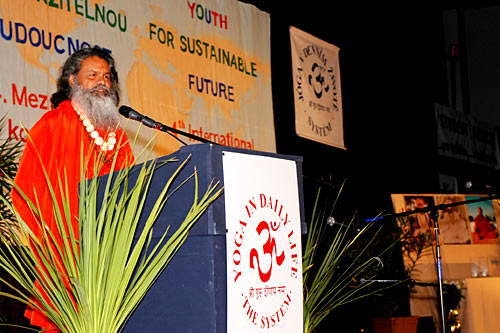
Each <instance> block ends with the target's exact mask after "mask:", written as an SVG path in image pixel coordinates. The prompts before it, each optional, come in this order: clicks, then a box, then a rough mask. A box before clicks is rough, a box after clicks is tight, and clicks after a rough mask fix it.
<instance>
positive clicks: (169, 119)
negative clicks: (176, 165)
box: [0, 0, 276, 156]
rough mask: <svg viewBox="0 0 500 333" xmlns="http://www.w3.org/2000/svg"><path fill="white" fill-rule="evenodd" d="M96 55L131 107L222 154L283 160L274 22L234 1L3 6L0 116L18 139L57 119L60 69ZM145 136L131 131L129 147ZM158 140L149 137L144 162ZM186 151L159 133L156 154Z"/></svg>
mask: <svg viewBox="0 0 500 333" xmlns="http://www.w3.org/2000/svg"><path fill="white" fill-rule="evenodd" d="M243 32H244V33H243ZM94 45H97V46H99V47H101V48H104V49H105V50H107V51H108V52H110V53H111V54H112V55H113V56H114V58H115V60H116V62H117V69H118V73H119V78H120V86H121V92H122V99H121V103H122V104H125V105H130V106H131V107H132V108H134V109H136V110H137V111H139V112H141V113H143V114H145V115H147V116H149V117H151V118H153V119H155V120H157V121H159V122H161V123H163V124H164V125H167V126H170V127H173V128H176V129H179V130H182V131H185V132H189V133H191V134H194V135H197V136H200V137H203V138H205V139H208V140H211V141H214V142H216V143H219V144H221V145H227V146H232V147H239V148H246V149H258V150H261V151H269V152H274V151H275V150H276V148H275V137H274V119H273V110H272V96H271V69H270V18H269V14H267V13H265V12H262V11H260V10H258V9H257V8H256V7H255V6H253V5H249V4H245V3H240V2H238V1H235V0H224V1H220V0H207V1H203V2H196V1H183V0H182V1H181V0H171V1H163V0H144V1H119V0H29V1H28V0H26V1H11V0H0V49H1V50H2V57H1V59H0V71H1V73H2V77H1V78H0V102H1V103H0V115H7V120H6V126H7V127H8V131H5V132H6V134H7V135H8V136H9V137H11V138H15V139H17V140H25V139H26V133H25V131H26V130H27V129H29V128H30V127H31V126H32V125H33V124H34V123H35V122H36V121H37V120H38V119H40V117H41V116H42V114H43V113H45V112H46V111H48V110H50V109H51V105H50V96H51V94H52V93H54V92H55V91H56V86H55V85H56V80H57V77H58V76H59V68H60V66H61V65H62V64H63V63H64V61H65V60H66V59H67V58H68V56H69V55H71V54H72V53H74V52H75V51H76V50H78V49H80V48H82V47H90V46H94ZM256 110H258V112H256ZM21 124H22V126H21ZM138 126H139V124H137V123H133V122H132V121H129V122H128V123H126V124H125V126H124V127H125V130H126V132H127V134H128V135H129V137H130V138H134V137H135V132H136V130H137V128H138ZM23 127H24V128H26V130H25V129H24V128H23ZM154 134H155V131H154V130H152V129H144V130H142V131H141V134H140V137H139V139H138V145H137V146H136V149H135V152H138V151H140V150H141V148H142V146H143V145H144V144H145V143H146V142H148V141H149V140H150V138H151V137H153V135H154ZM178 137H179V138H180V139H182V140H183V141H184V142H186V143H187V144H192V143H198V142H197V141H194V140H192V139H187V138H185V137H182V136H180V135H178ZM179 145H180V143H179V142H178V141H177V140H175V139H174V138H172V137H171V136H169V135H168V134H166V133H159V134H158V136H157V139H156V148H155V153H156V154H157V155H160V156H162V155H165V154H168V153H171V152H173V151H175V150H177V149H178V148H179Z"/></svg>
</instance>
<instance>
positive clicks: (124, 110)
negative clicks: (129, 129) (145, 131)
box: [118, 105, 162, 129]
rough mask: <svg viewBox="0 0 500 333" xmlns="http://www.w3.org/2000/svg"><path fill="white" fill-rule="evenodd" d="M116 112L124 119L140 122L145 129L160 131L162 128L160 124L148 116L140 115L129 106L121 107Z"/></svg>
mask: <svg viewBox="0 0 500 333" xmlns="http://www.w3.org/2000/svg"><path fill="white" fill-rule="evenodd" d="M118 112H120V114H121V115H122V116H124V117H125V118H129V119H132V120H137V121H140V122H141V123H143V124H144V125H145V126H147V127H151V128H156V129H161V128H160V127H161V126H162V124H160V123H159V122H157V121H155V120H153V119H151V118H149V117H148V116H144V115H142V114H140V113H139V112H137V111H135V110H134V109H132V108H131V107H130V106H126V105H122V106H120V108H119V109H118Z"/></svg>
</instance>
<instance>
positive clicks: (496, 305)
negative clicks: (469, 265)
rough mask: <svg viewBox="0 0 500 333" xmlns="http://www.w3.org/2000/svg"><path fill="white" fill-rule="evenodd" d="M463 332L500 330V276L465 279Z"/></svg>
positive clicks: (478, 332)
mask: <svg viewBox="0 0 500 333" xmlns="http://www.w3.org/2000/svg"><path fill="white" fill-rule="evenodd" d="M465 284H466V288H467V290H466V295H465V300H464V301H465V302H464V303H465V304H464V305H465V306H464V309H463V311H464V318H463V322H462V324H463V327H462V332H463V333H490V332H500V277H486V278H469V279H466V280H465Z"/></svg>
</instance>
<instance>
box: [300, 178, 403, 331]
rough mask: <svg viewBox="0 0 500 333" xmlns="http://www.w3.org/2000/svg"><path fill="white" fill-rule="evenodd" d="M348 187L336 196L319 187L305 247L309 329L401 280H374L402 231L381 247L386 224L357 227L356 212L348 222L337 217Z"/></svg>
mask: <svg viewBox="0 0 500 333" xmlns="http://www.w3.org/2000/svg"><path fill="white" fill-rule="evenodd" d="M343 187H344V185H342V186H341V188H340V190H339V191H338V192H337V193H336V197H334V198H333V200H332V199H327V200H324V199H323V197H322V196H321V188H320V189H319V190H318V192H317V196H316V200H315V202H314V206H313V210H312V216H311V223H310V225H309V230H308V233H307V238H306V242H305V244H304V248H303V251H302V252H303V258H302V270H303V293H304V307H303V312H304V332H305V333H311V332H314V331H315V330H317V329H318V327H319V325H320V324H321V323H322V322H323V321H324V320H325V319H326V318H327V317H328V316H330V315H333V314H334V312H335V311H336V310H339V308H341V307H343V306H345V305H347V304H350V303H353V302H357V301H359V300H361V299H363V298H366V297H369V296H372V295H375V294H378V293H380V292H382V291H383V290H384V289H387V288H391V287H394V286H395V285H396V284H399V283H395V284H389V285H385V286H380V285H375V284H374V280H372V279H374V278H375V277H376V276H377V273H378V272H380V271H381V270H382V268H383V266H384V265H383V262H382V259H381V258H382V257H383V256H384V254H386V253H387V252H388V251H390V250H391V249H393V248H394V246H395V245H397V244H399V238H398V237H396V238H395V239H393V240H392V239H391V240H390V242H389V244H388V245H387V246H385V247H384V248H378V247H377V246H375V245H376V244H375V243H376V242H377V235H378V234H379V233H380V231H381V229H382V225H381V224H378V225H376V224H373V223H365V224H364V225H363V226H362V227H361V228H357V227H356V223H355V217H352V218H351V219H350V220H349V221H348V222H347V223H344V222H341V223H336V222H335V221H334V220H332V216H333V213H334V212H335V211H336V208H337V207H336V206H337V204H338V201H339V198H340V196H341V193H342V190H343ZM327 228H330V230H327ZM329 236H333V237H332V238H329Z"/></svg>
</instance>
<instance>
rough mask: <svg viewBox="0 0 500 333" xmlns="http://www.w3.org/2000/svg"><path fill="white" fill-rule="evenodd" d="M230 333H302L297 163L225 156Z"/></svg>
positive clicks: (228, 328) (270, 158)
mask: <svg viewBox="0 0 500 333" xmlns="http://www.w3.org/2000/svg"><path fill="white" fill-rule="evenodd" d="M222 163H223V170H224V197H225V207H226V208H225V209H226V211H225V213H226V229H227V233H226V253H227V332H238V333H247V332H248V333H249V332H283V333H284V332H286V333H302V331H303V323H302V320H303V319H302V318H303V314H302V307H303V304H302V301H303V297H302V246H301V227H300V226H301V221H300V204H299V189H298V182H297V165H296V163H295V161H290V160H285V159H280V158H274V157H267V156H258V155H250V154H241V153H233V152H224V154H223V157H222Z"/></svg>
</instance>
